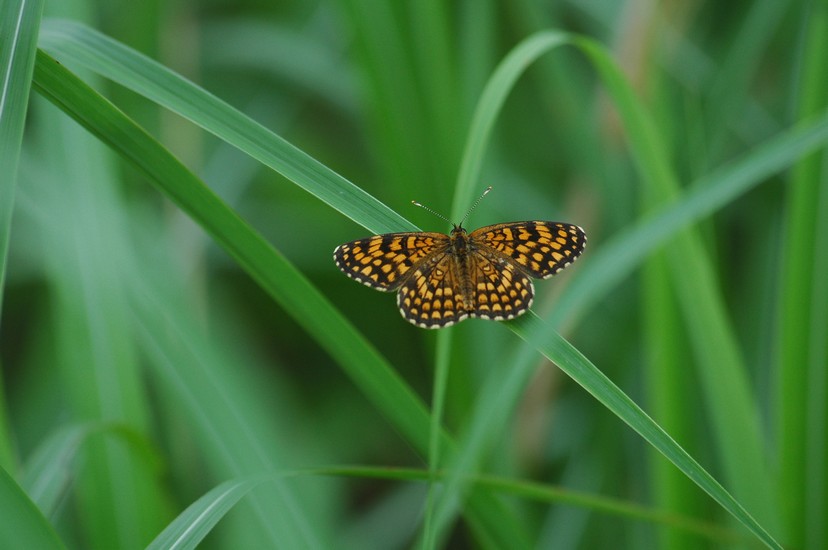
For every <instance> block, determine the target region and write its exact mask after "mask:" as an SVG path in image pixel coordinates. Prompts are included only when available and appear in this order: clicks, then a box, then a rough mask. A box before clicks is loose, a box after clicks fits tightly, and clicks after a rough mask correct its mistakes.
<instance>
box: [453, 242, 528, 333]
mask: <svg viewBox="0 0 828 550" xmlns="http://www.w3.org/2000/svg"><path fill="white" fill-rule="evenodd" d="M470 260H471V261H470V269H469V276H470V278H471V287H472V289H473V291H474V292H473V296H474V310H473V312H472V314H471V315H472V317H480V318H482V319H492V320H494V321H503V320H506V319H514V318H515V317H517V316H518V315H521V314H523V313H524V312H525V311H526V310H527V309H529V308H530V307H531V305H532V299H533V297H534V294H535V289H534V288H533V286H532V279H530V278H529V277H528V276H527V275H526V274H525V273H523V271H521V270H520V269H519V268H518V266H517V264H515V263H514V262H513V261H511V260H508V259H505V258H503V257H502V256H499V255H497V254H493V253H491V252H489V251H488V250H486V249H480V250H478V251H477V252H476V253H474V254H472V255H471V256H470Z"/></svg>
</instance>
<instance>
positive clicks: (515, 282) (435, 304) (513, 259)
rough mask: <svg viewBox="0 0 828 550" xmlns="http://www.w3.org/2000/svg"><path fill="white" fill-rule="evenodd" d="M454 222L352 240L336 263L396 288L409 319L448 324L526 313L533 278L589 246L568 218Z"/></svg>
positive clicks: (376, 284) (365, 280)
mask: <svg viewBox="0 0 828 550" xmlns="http://www.w3.org/2000/svg"><path fill="white" fill-rule="evenodd" d="M490 189H491V187H490V188H488V189H486V192H485V193H483V195H482V196H481V197H480V198H483V196H485V195H486V193H488V192H489V190H490ZM478 201H479V199H478ZM415 204H417V205H418V206H422V205H420V204H418V203H415ZM476 204H477V203H475V205H476ZM472 208H474V207H472ZM470 212H471V210H470ZM437 215H438V216H439V214H437ZM440 217H442V216H440ZM466 217H468V214H466ZM464 220H465V218H464ZM452 225H453V229H452V230H451V233H450V234H448V235H446V234H443V233H431V232H419V231H418V232H412V233H387V234H385V235H376V236H373V237H368V238H367V239H359V240H356V241H352V242H349V243H345V244H343V245H340V246H338V247H337V248H336V250H334V261H335V262H336V265H337V267H339V269H341V270H342V272H343V273H345V274H346V275H347V276H348V277H351V278H352V279H355V280H357V281H359V282H361V283H362V284H364V285H367V286H370V287H371V288H375V289H377V290H382V291H386V292H390V291H394V290H396V291H397V305H398V306H399V308H400V312H401V313H402V316H403V317H404V318H405V319H406V320H407V321H409V322H411V323H413V324H415V325H417V326H419V327H423V328H442V327H447V326H450V325H453V324H454V323H458V322H460V321H462V320H463V319H466V318H469V317H479V318H482V319H492V320H495V321H502V320H506V319H513V318H515V317H517V316H518V315H521V314H523V313H525V312H526V311H527V310H528V309H529V307H530V306H531V305H532V299H533V296H534V287H533V286H532V279H531V278H533V277H534V278H537V279H547V278H549V277H551V276H553V275H555V274H556V273H557V272H559V271H560V270H562V269H563V268H565V267H566V266H568V265H569V264H570V263H572V262H573V261H574V260H575V258H577V257H578V256H579V255H580V254H581V252H583V250H584V246H585V245H586V234H585V233H584V231H583V229H581V228H580V227H578V226H577V225H572V224H568V223H561V222H548V221H525V222H510V223H498V224H495V225H487V226H485V227H481V228H480V229H476V230H474V231H472V232H471V233H467V232H466V229H465V228H464V227H463V222H460V224H457V225H454V224H452Z"/></svg>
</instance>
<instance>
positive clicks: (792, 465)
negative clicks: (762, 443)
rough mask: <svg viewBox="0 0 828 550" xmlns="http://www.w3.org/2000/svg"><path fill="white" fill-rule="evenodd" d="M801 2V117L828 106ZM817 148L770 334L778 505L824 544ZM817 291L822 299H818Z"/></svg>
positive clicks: (824, 190)
mask: <svg viewBox="0 0 828 550" xmlns="http://www.w3.org/2000/svg"><path fill="white" fill-rule="evenodd" d="M809 6H810V7H809V8H808V9H806V13H807V19H804V20H803V25H804V26H805V41H804V51H803V52H802V56H803V60H802V68H801V73H800V74H799V75H798V77H799V94H800V96H799V108H798V109H799V117H800V119H801V120H803V121H806V120H809V119H810V118H812V117H813V116H816V115H819V114H822V113H824V112H825V110H826V107H828V100H826V97H827V96H828V83H826V79H825V64H826V63H828V4H826V2H813V3H811V4H809ZM826 166H828V155H826V153H825V150H823V151H821V152H819V153H815V154H813V155H810V156H809V157H807V158H804V159H802V161H801V162H800V163H799V164H798V165H797V166H796V169H795V170H794V171H793V173H792V175H791V185H790V186H789V191H788V193H789V195H788V199H787V205H786V210H787V211H786V217H787V219H786V222H785V224H786V227H785V241H784V249H783V259H782V274H781V281H782V283H781V289H780V292H779V315H780V322H779V323H778V325H777V326H778V333H777V345H776V346H775V349H776V350H777V357H776V362H777V374H776V375H777V377H778V378H777V388H778V389H777V397H776V398H777V407H778V408H777V418H776V427H775V429H776V435H777V440H778V442H779V451H778V452H779V456H778V462H779V467H780V479H779V481H780V483H779V485H780V490H781V496H780V499H781V507H780V509H781V510H782V513H783V518H784V520H785V524H786V525H785V526H786V529H787V538H786V542H787V543H788V544H789V545H790V546H791V547H792V548H808V547H810V548H819V547H821V546H825V544H826V540H827V537H828V535H827V534H826V529H825V521H824V518H825V517H826V516H825V514H826V510H828V496H827V495H826V491H828V484H827V483H826V475H825V459H826V453H827V452H828V450H826V441H827V440H826V437H825V426H826V408H825V404H824V403H825V402H824V398H825V392H826V386H825V380H826V379H825V369H826V362H825V357H826V354H825V335H826V331H828V325H826V322H828V320H826V318H825V314H824V311H825V309H824V308H825V301H824V297H825V294H826V292H828V290H826V286H828V282H826V273H825V271H824V263H823V262H822V261H820V260H819V259H820V258H823V257H824V255H825V248H824V247H825V242H824V241H821V240H820V235H821V231H820V229H818V227H819V224H822V223H824V220H825V217H826V216H827V215H828V211H826V209H825V208H826V199H825V197H826V196H828V180H827V179H826ZM820 297H822V298H823V299H822V300H820Z"/></svg>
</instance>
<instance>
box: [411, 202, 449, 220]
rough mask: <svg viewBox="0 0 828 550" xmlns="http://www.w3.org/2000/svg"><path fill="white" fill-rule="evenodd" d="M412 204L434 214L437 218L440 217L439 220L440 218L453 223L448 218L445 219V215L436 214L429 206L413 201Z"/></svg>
mask: <svg viewBox="0 0 828 550" xmlns="http://www.w3.org/2000/svg"><path fill="white" fill-rule="evenodd" d="M411 204H413V205H414V206H419V207H420V208H422V209H424V210H427V211H429V212H431V213H432V214H434V215H435V216H437V217H438V218H440V219H441V220H446V221H447V222H449V223H451V221H450V220H449V219H448V218H447V217H445V216H444V215H442V214H440V213H439V212H435V211H434V210H432V209H431V208H429V207H428V206H426V205H424V204H420V203H419V202H417V201H411ZM452 225H454V224H453V223H452Z"/></svg>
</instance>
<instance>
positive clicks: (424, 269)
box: [397, 252, 470, 328]
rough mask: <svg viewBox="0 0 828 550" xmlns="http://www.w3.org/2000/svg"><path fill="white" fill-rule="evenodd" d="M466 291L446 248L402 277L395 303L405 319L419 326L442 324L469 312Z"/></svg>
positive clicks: (452, 322) (444, 324) (456, 319)
mask: <svg viewBox="0 0 828 550" xmlns="http://www.w3.org/2000/svg"><path fill="white" fill-rule="evenodd" d="M468 295H469V294H468V293H467V292H466V293H464V291H463V282H462V279H461V274H460V273H458V270H457V264H456V260H455V257H454V255H453V254H451V253H449V252H445V253H438V254H434V255H432V256H430V257H429V258H427V259H425V260H424V261H423V262H422V263H421V264H420V265H418V266H417V268H416V269H415V270H414V271H413V272H412V274H411V275H410V276H409V277H407V278H406V279H405V281H404V282H403V284H402V286H400V291H399V293H398V294H397V305H398V306H399V308H400V313H402V316H403V317H404V318H405V320H406V321H408V322H410V323H414V324H415V325H417V326H419V327H423V328H442V327H447V326H449V325H453V324H454V323H459V322H460V321H462V320H463V319H465V318H467V317H468V316H469V312H468V311H467V303H468V304H470V302H469V300H468V298H464V296H468Z"/></svg>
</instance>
